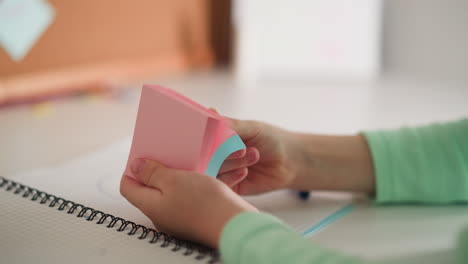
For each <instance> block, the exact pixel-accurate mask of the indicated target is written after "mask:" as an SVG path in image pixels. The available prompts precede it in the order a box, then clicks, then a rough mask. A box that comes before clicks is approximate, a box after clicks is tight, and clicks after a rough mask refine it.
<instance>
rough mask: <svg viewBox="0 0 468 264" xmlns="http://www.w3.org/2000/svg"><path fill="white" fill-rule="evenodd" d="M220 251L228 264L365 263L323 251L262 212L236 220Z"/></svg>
mask: <svg viewBox="0 0 468 264" xmlns="http://www.w3.org/2000/svg"><path fill="white" fill-rule="evenodd" d="M220 250H221V256H222V258H223V262H224V263H226V264H233V263H256V264H267V263H268V264H275V263H281V264H284V263H316V264H321V263H327V264H358V263H363V262H361V261H360V260H359V259H357V258H353V257H349V256H345V255H343V254H339V253H336V252H334V251H331V250H328V249H323V248H320V247H319V246H318V245H316V244H314V243H312V242H311V241H308V240H306V239H305V238H303V237H301V236H300V235H299V234H297V233H296V232H293V231H292V230H290V229H289V228H288V227H286V226H285V225H284V224H282V223H281V222H280V221H279V220H278V219H276V218H274V217H273V216H271V215H268V214H263V213H252V212H248V213H241V214H239V215H237V216H235V217H233V219H231V220H230V221H229V222H228V223H227V224H226V226H225V227H224V229H223V232H222V234H221V245H220Z"/></svg>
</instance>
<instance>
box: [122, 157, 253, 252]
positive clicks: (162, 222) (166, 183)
mask: <svg viewBox="0 0 468 264" xmlns="http://www.w3.org/2000/svg"><path fill="white" fill-rule="evenodd" d="M131 169H132V171H133V173H134V174H135V177H136V178H137V179H138V181H136V180H134V179H132V178H130V177H128V176H125V175H124V176H123V177H122V181H121V183H120V192H121V193H122V195H123V196H124V197H125V198H126V199H127V200H128V201H129V202H130V203H131V204H133V205H134V206H136V207H137V208H138V209H140V210H141V211H142V212H143V213H144V214H145V215H146V216H148V217H149V218H150V219H151V221H152V222H153V224H154V225H155V227H156V228H157V229H158V230H160V231H163V232H166V233H168V234H171V235H174V236H177V237H180V238H184V239H189V240H192V241H197V242H201V243H204V244H206V245H208V246H211V247H214V248H216V247H218V243H219V239H220V235H221V231H222V229H223V227H224V225H225V224H226V223H227V222H228V221H229V220H230V219H231V218H232V217H233V216H235V215H237V214H239V213H241V212H244V211H256V210H257V209H256V208H255V207H253V206H252V205H250V204H249V203H247V202H246V201H244V200H243V199H242V198H241V197H239V196H238V195H236V194H235V193H234V192H233V191H232V190H231V189H229V188H228V187H227V186H226V185H225V184H223V183H222V182H220V181H218V180H216V179H214V178H211V177H209V176H206V175H202V174H199V173H196V172H189V171H183V170H175V169H170V168H167V167H165V166H163V165H162V164H160V163H158V162H155V161H150V160H140V159H138V160H135V161H133V163H132V164H131Z"/></svg>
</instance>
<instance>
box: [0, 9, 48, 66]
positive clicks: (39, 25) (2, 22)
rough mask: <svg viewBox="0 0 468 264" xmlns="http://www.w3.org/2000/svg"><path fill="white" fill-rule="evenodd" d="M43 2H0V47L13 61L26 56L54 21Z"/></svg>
mask: <svg viewBox="0 0 468 264" xmlns="http://www.w3.org/2000/svg"><path fill="white" fill-rule="evenodd" d="M54 15H55V12H54V9H53V8H52V7H51V6H50V5H49V4H48V3H47V2H46V1H45V0H0V45H1V46H2V47H3V49H5V51H6V52H7V53H8V54H9V55H10V57H11V58H12V59H13V60H15V61H20V60H21V59H23V58H24V56H26V54H27V53H28V51H29V50H30V49H31V48H32V47H33V45H34V43H35V42H36V41H37V40H38V39H39V37H40V36H41V35H42V34H43V33H44V31H45V30H46V29H47V27H48V26H49V25H50V24H51V23H52V20H53V19H54Z"/></svg>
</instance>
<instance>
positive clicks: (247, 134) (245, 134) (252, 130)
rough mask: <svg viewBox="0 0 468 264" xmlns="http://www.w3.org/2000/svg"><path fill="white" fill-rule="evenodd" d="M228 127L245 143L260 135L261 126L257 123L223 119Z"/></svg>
mask: <svg viewBox="0 0 468 264" xmlns="http://www.w3.org/2000/svg"><path fill="white" fill-rule="evenodd" d="M224 118H225V120H226V121H227V122H228V124H229V126H230V127H231V128H232V129H233V130H234V131H236V133H237V134H238V135H239V136H240V137H241V139H242V140H244V141H247V140H249V139H252V138H254V137H255V136H257V135H258V134H259V133H260V130H261V126H260V123H259V122H257V121H251V120H240V119H236V118H230V117H224Z"/></svg>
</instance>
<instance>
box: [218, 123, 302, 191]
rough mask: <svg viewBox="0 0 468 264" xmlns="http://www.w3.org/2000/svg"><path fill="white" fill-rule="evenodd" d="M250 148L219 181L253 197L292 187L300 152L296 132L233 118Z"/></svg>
mask: <svg viewBox="0 0 468 264" xmlns="http://www.w3.org/2000/svg"><path fill="white" fill-rule="evenodd" d="M229 120H230V121H231V126H232V128H233V129H234V130H235V131H236V132H237V133H238V134H239V136H240V137H241V139H242V140H243V141H244V143H245V144H246V146H247V151H238V152H236V153H233V154H232V155H231V156H230V157H229V158H228V159H227V160H226V161H225V162H224V163H223V165H222V166H221V169H220V171H219V174H218V179H219V180H221V181H223V182H224V183H226V184H227V185H228V186H229V187H231V188H232V189H233V190H234V191H235V192H236V193H238V194H240V195H249V194H256V193H262V192H267V191H272V190H276V189H281V188H288V187H291V184H292V182H293V180H294V178H295V176H296V174H297V172H296V168H297V166H296V164H295V161H294V160H295V157H297V156H298V155H299V154H300V153H299V152H300V151H299V150H298V148H297V147H296V143H295V141H293V140H292V133H291V132H288V131H286V130H283V129H281V128H278V127H274V126H271V125H268V124H265V123H261V122H257V121H243V120H236V119H229Z"/></svg>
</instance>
